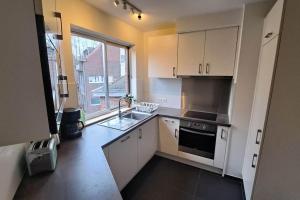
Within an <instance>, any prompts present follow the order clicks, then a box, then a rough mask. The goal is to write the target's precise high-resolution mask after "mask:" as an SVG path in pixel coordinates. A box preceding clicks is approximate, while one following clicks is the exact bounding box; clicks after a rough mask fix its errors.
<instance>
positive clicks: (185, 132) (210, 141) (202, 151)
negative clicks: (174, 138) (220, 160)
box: [179, 127, 216, 159]
mask: <svg viewBox="0 0 300 200" xmlns="http://www.w3.org/2000/svg"><path fill="white" fill-rule="evenodd" d="M215 146H216V133H214V132H208V131H200V130H196V129H191V128H185V127H180V129H179V150H180V151H182V152H186V153H190V154H194V155H198V156H201V157H205V158H209V159H214V154H215Z"/></svg>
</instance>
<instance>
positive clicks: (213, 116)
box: [184, 111, 218, 121]
mask: <svg viewBox="0 0 300 200" xmlns="http://www.w3.org/2000/svg"><path fill="white" fill-rule="evenodd" d="M217 116H218V115H217V114H215V113H206V112H198V111H187V112H186V113H185V114H184V117H190V118H196V119H204V120H210V121H216V120H217Z"/></svg>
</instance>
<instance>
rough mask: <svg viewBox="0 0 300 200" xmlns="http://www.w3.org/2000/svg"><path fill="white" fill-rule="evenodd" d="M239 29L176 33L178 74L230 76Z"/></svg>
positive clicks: (231, 74)
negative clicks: (177, 34)
mask: <svg viewBox="0 0 300 200" xmlns="http://www.w3.org/2000/svg"><path fill="white" fill-rule="evenodd" d="M237 38H238V27H231V28H224V29H214V30H209V31H200V32H193V33H183V34H179V39H178V72H177V74H178V75H181V76H233V73H234V67H235V58H236V49H237V48H236V47H237Z"/></svg>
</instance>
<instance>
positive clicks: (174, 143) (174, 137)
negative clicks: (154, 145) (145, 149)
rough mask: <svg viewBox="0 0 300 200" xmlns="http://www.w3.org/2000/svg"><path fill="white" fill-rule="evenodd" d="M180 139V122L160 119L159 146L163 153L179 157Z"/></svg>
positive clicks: (165, 118) (164, 118)
mask: <svg viewBox="0 0 300 200" xmlns="http://www.w3.org/2000/svg"><path fill="white" fill-rule="evenodd" d="M178 138H179V120H178V119H172V118H167V117H159V146H158V150H159V151H160V152H163V153H167V154H170V155H174V156H177V155H178Z"/></svg>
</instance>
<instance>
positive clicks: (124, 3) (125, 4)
mask: <svg viewBox="0 0 300 200" xmlns="http://www.w3.org/2000/svg"><path fill="white" fill-rule="evenodd" d="M123 9H124V10H127V3H126V1H123Z"/></svg>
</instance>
